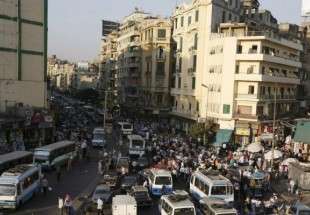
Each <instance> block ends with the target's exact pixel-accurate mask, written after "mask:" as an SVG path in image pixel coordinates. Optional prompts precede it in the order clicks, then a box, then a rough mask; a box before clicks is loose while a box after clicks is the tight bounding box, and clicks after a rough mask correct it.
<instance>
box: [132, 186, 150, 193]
mask: <svg viewBox="0 0 310 215" xmlns="http://www.w3.org/2000/svg"><path fill="white" fill-rule="evenodd" d="M132 190H133V191H134V192H145V191H146V192H148V189H147V188H146V187H143V186H133V187H132Z"/></svg>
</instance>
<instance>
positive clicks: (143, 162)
mask: <svg viewBox="0 0 310 215" xmlns="http://www.w3.org/2000/svg"><path fill="white" fill-rule="evenodd" d="M137 166H138V167H140V168H143V169H144V168H147V167H148V166H149V160H148V159H147V158H146V157H139V158H138V160H137Z"/></svg>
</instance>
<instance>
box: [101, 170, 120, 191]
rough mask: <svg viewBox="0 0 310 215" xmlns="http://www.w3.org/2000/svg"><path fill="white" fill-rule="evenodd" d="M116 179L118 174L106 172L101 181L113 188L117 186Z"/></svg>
mask: <svg viewBox="0 0 310 215" xmlns="http://www.w3.org/2000/svg"><path fill="white" fill-rule="evenodd" d="M118 181H119V180H118V175H117V174H116V173H107V174H105V175H104V176H103V179H102V180H101V183H102V184H105V185H107V186H109V187H111V188H112V189H113V188H115V187H116V186H117V184H118Z"/></svg>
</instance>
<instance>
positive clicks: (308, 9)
mask: <svg viewBox="0 0 310 215" xmlns="http://www.w3.org/2000/svg"><path fill="white" fill-rule="evenodd" d="M301 16H304V17H310V0H302V5H301Z"/></svg>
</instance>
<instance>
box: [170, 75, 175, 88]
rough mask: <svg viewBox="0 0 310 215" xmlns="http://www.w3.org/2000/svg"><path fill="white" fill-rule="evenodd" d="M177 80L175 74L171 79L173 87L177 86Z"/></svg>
mask: <svg viewBox="0 0 310 215" xmlns="http://www.w3.org/2000/svg"><path fill="white" fill-rule="evenodd" d="M175 81H176V79H175V76H173V77H172V79H171V88H175Z"/></svg>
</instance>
